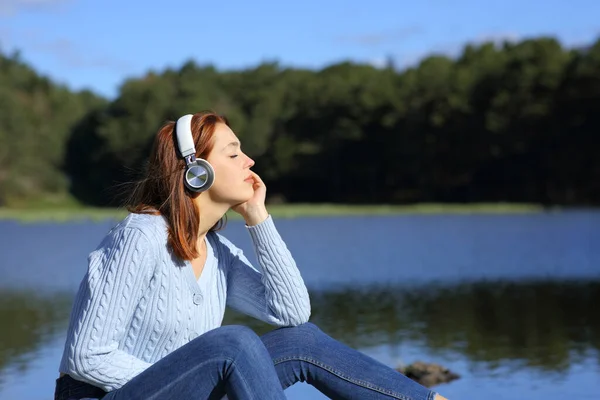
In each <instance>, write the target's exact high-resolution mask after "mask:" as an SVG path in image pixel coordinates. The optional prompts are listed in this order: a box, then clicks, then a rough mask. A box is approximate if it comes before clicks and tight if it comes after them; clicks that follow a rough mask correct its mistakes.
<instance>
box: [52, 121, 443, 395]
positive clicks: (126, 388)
mask: <svg viewBox="0 0 600 400" xmlns="http://www.w3.org/2000/svg"><path fill="white" fill-rule="evenodd" d="M196 157H198V159H196ZM253 165H254V161H252V159H250V158H249V157H248V156H246V155H245V154H244V153H243V152H242V150H241V146H240V142H239V140H238V139H237V137H236V135H235V134H234V132H233V131H232V130H231V129H230V127H229V124H228V122H227V121H226V119H224V118H223V117H221V116H218V115H216V114H214V113H208V112H206V113H199V114H195V115H193V116H192V115H186V116H183V117H181V118H180V119H179V120H178V121H177V123H175V122H169V123H167V124H166V125H164V126H163V127H162V128H161V129H160V131H159V132H158V135H157V136H156V139H155V141H154V147H153V150H152V153H151V155H150V159H149V162H148V167H147V171H146V176H145V178H144V179H143V180H142V181H141V182H140V183H138V185H137V187H136V189H135V190H134V191H133V195H132V196H131V199H130V201H129V205H128V208H129V211H131V212H130V214H129V215H128V216H127V217H126V218H125V219H123V220H122V221H120V222H119V223H118V224H117V225H116V226H115V227H114V228H113V229H112V230H111V231H110V232H109V233H108V234H107V235H106V237H105V238H104V240H103V241H102V243H101V244H100V246H99V247H98V248H97V249H95V250H94V251H93V252H92V253H90V255H89V257H88V263H89V266H88V270H87V273H86V275H85V277H84V279H83V280H82V282H81V285H80V287H79V291H78V293H77V296H76V299H75V303H74V305H73V310H72V314H71V320H70V324H69V329H68V333H67V340H66V343H65V348H64V354H63V357H62V361H61V364H60V372H61V376H60V378H59V379H58V380H57V385H56V391H55V399H58V400H66V399H82V398H103V399H105V400H120V399H128V400H131V399H144V400H149V399H186V400H188V399H190V400H191V399H198V400H200V399H221V398H223V396H225V395H227V397H228V398H229V399H261V400H269V399H284V398H285V396H284V392H283V390H284V389H285V388H287V387H289V386H291V385H293V384H294V383H296V382H298V381H304V382H308V383H310V384H312V385H313V386H315V387H316V388H317V389H318V390H320V391H321V392H322V393H324V394H325V395H327V396H329V397H331V398H334V399H348V398H356V399H405V400H406V399H411V400H413V399H414V400H421V399H423V400H424V399H434V398H436V399H443V397H441V396H439V395H436V393H434V392H432V391H430V390H428V389H426V388H424V387H423V386H421V385H418V384H417V383H415V382H413V381H412V380H410V379H408V378H406V377H405V376H404V375H402V374H400V373H398V372H396V371H395V370H393V369H392V368H389V367H387V366H385V365H383V364H381V363H379V362H377V361H375V360H373V359H372V358H370V357H367V356H366V355H364V354H362V353H360V352H358V351H356V350H353V349H351V348H349V347H347V346H345V345H344V344H342V343H340V342H338V341H336V340H334V339H332V338H331V337H329V336H327V335H326V334H325V333H323V332H322V331H321V330H320V329H319V328H318V327H316V326H315V325H314V324H312V323H310V322H308V320H309V316H310V301H309V296H308V292H307V290H306V287H305V285H304V282H303V280H302V277H301V276H300V272H299V271H298V269H297V268H296V264H295V262H294V259H293V258H292V256H291V254H290V252H289V251H288V249H287V248H286V245H285V243H284V241H283V240H282V238H281V237H280V235H279V233H278V231H277V229H276V228H275V225H274V222H273V219H272V217H271V216H270V215H269V214H268V212H267V210H266V208H265V204H264V203H265V195H266V187H265V184H264V183H263V182H262V180H261V179H260V177H259V176H258V175H257V174H256V173H254V172H252V171H251V170H250V168H252V166H253ZM229 209H233V210H234V211H235V212H237V213H239V214H240V215H241V216H242V217H243V218H244V220H245V223H246V229H247V230H248V232H249V235H250V237H251V239H252V242H253V245H254V249H255V252H256V254H257V256H258V268H255V267H254V266H253V265H252V264H251V263H250V262H249V261H248V260H247V259H246V257H245V256H244V254H243V253H242V251H241V250H240V249H239V248H237V247H236V246H235V245H234V244H232V243H231V242H230V241H228V240H227V239H226V238H225V237H224V236H222V235H221V234H219V233H217V231H218V229H219V228H220V227H221V222H222V218H223V216H224V215H225V213H226V212H227V211H228V210H229ZM226 306H230V307H232V308H234V309H237V310H239V311H241V312H243V313H246V314H248V315H251V316H253V317H256V318H258V319H260V320H262V321H266V322H267V323H269V324H272V325H274V326H276V327H278V329H275V330H273V331H271V332H269V333H267V334H265V335H263V336H262V337H259V336H257V335H256V334H255V333H254V332H253V331H252V330H250V329H249V328H246V327H242V326H221V322H222V318H223V315H224V311H225V307H226Z"/></svg>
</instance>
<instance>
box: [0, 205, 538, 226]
mask: <svg viewBox="0 0 600 400" xmlns="http://www.w3.org/2000/svg"><path fill="white" fill-rule="evenodd" d="M267 209H268V210H269V212H270V213H271V214H272V215H273V216H274V217H277V218H298V217H329V216H359V215H398V214H486V213H487V214H490V213H493V214H512V213H535V212H542V211H548V209H545V208H544V207H543V206H540V205H536V204H514V203H473V204H437V203H426V204H414V205H385V204H381V205H346V204H273V205H267ZM125 215H127V211H126V210H124V209H121V208H94V207H64V208H62V207H48V208H44V207H42V208H6V207H0V220H7V219H10V220H17V221H23V222H36V221H70V220H81V219H89V220H94V221H99V220H104V219H120V218H123V217H124V216H125ZM227 217H228V219H231V220H235V219H238V218H239V216H238V215H237V214H235V213H234V212H229V213H228V215H227Z"/></svg>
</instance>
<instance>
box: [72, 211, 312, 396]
mask: <svg viewBox="0 0 600 400" xmlns="http://www.w3.org/2000/svg"><path fill="white" fill-rule="evenodd" d="M246 229H247V230H248V232H249V234H250V237H251V239H252V242H253V244H254V250H255V252H256V255H257V257H258V268H256V267H254V266H253V265H252V264H251V263H250V262H249V261H248V260H247V258H246V257H245V256H244V254H243V253H242V251H241V250H240V249H239V248H237V247H236V246H235V245H233V244H232V243H231V242H230V241H229V240H227V239H226V238H225V237H223V236H222V235H221V234H218V233H215V232H211V233H209V234H208V235H207V241H206V244H207V253H208V254H207V258H206V263H205V266H204V269H203V271H202V274H201V275H200V278H199V279H198V280H196V277H195V276H194V272H193V270H192V266H191V263H190V262H189V261H185V262H184V261H182V260H180V259H178V258H177V257H176V256H175V255H174V254H173V253H172V252H171V251H170V248H169V247H168V246H167V223H166V220H165V219H164V218H163V217H162V216H153V215H142V214H129V215H128V216H127V217H126V218H125V219H123V220H122V221H120V222H119V223H118V224H117V225H115V227H114V228H113V229H112V230H111V231H110V232H109V233H108V234H107V235H106V237H105V238H104V240H103V241H102V242H101V244H100V245H99V246H98V248H97V249H95V250H94V251H93V252H91V253H90V255H89V257H88V270H87V273H86V274H85V276H84V278H83V280H82V282H81V285H80V287H79V291H78V292H77V295H76V297H75V302H74V305H73V310H72V313H71V320H70V324H69V329H68V332H67V339H66V343H65V348H64V353H63V357H62V360H61V363H60V372H64V373H67V374H69V375H71V376H72V377H73V378H75V379H77V380H81V381H84V382H88V383H91V384H92V385H95V386H98V387H100V388H102V389H104V390H105V391H111V390H115V389H118V388H120V387H121V386H123V385H124V384H125V383H127V382H128V381H129V380H130V379H132V378H133V377H135V376H136V375H138V374H139V373H140V372H142V371H144V370H145V369H146V368H148V367H149V366H150V365H152V364H153V363H155V362H156V361H158V360H160V359H161V358H163V357H164V356H166V355H167V354H169V353H170V352H172V351H174V350H176V349H177V348H179V347H181V346H182V345H184V344H186V343H187V342H189V341H191V340H192V339H194V338H195V337H197V336H199V335H202V334H203V333H205V332H207V331H209V330H211V329H214V328H217V327H219V326H220V325H221V322H222V320H223V315H224V313H225V306H226V305H227V306H230V307H231V308H234V309H236V310H239V311H241V312H243V313H245V314H248V315H251V316H253V317H256V318H258V319H260V320H262V321H265V322H267V323H269V324H272V325H275V326H290V325H299V324H301V323H304V322H307V321H308V319H309V316H310V300H309V296H308V292H307V290H306V287H305V285H304V282H303V280H302V277H301V276H300V272H299V271H298V269H297V268H296V264H295V261H294V259H293V257H292V255H291V254H290V252H289V251H288V249H287V247H286V245H285V243H284V241H283V240H282V238H281V236H280V235H279V233H278V232H277V229H276V228H275V225H274V223H273V220H272V218H271V216H269V217H268V218H267V219H266V220H265V221H263V222H262V223H260V224H259V225H256V226H252V227H248V226H247V227H246Z"/></svg>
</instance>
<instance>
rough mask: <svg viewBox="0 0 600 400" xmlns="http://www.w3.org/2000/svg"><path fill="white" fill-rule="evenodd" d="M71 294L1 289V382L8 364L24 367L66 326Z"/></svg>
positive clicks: (23, 368) (14, 366)
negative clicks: (46, 293) (45, 293)
mask: <svg viewBox="0 0 600 400" xmlns="http://www.w3.org/2000/svg"><path fill="white" fill-rule="evenodd" d="M71 302H72V294H71V293H55V294H52V295H40V294H36V293H35V292H32V291H31V292H30V291H27V292H24V291H10V290H1V291H0V321H2V328H1V329H0V382H1V381H2V371H4V370H5V369H6V368H7V367H9V366H10V367H13V368H16V369H20V370H25V369H27V367H28V366H29V365H30V363H31V362H33V360H31V359H30V358H31V357H32V355H33V354H34V353H35V351H36V350H38V349H39V348H40V347H42V346H43V345H44V344H45V343H47V342H49V341H50V340H51V339H52V338H54V337H56V335H60V334H62V333H63V331H64V330H66V328H67V322H68V317H69V312H70V306H71Z"/></svg>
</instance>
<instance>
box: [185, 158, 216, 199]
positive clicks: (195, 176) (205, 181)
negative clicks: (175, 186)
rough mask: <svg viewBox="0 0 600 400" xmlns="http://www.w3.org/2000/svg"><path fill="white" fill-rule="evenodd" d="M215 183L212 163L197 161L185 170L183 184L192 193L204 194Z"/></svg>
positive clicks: (202, 160)
mask: <svg viewBox="0 0 600 400" xmlns="http://www.w3.org/2000/svg"><path fill="white" fill-rule="evenodd" d="M214 182H215V170H214V169H213V167H212V165H210V163H209V162H208V161H206V160H204V159H202V158H197V159H196V161H195V162H194V163H192V164H190V165H188V167H187V168H186V170H185V174H184V179H183V183H184V184H185V186H186V187H187V188H188V189H189V190H191V191H192V192H204V191H205V190H208V189H209V188H210V187H211V186H212V184H213V183H214Z"/></svg>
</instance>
